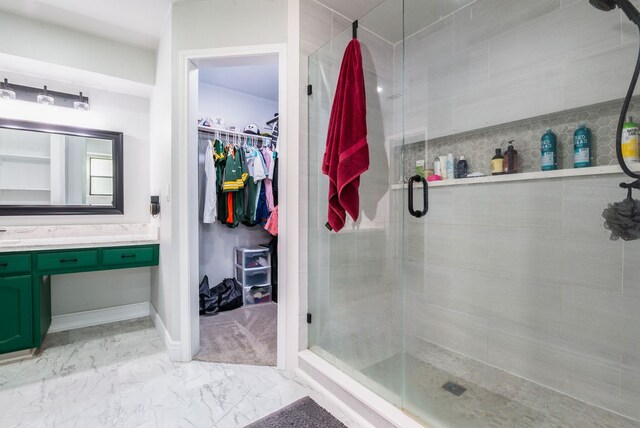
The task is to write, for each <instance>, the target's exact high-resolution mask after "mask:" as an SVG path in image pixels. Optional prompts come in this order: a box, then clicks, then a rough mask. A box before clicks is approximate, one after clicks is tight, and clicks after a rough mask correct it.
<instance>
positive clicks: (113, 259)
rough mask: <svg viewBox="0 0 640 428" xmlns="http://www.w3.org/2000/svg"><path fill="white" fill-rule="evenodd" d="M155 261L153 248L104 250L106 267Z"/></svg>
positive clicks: (103, 255) (103, 257) (103, 260)
mask: <svg viewBox="0 0 640 428" xmlns="http://www.w3.org/2000/svg"><path fill="white" fill-rule="evenodd" d="M152 261H153V247H131V248H110V249H107V250H102V264H103V265H104V266H119V265H137V264H140V263H149V264H150V263H151V262H152Z"/></svg>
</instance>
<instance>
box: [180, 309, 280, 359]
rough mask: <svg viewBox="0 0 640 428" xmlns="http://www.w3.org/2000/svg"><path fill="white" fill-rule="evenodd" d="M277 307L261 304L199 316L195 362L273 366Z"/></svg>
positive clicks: (275, 355) (276, 340)
mask: <svg viewBox="0 0 640 428" xmlns="http://www.w3.org/2000/svg"><path fill="white" fill-rule="evenodd" d="M277 321H278V306H277V305H276V304H275V303H263V304H260V305H254V306H245V307H243V308H238V309H234V310H232V311H228V312H221V313H219V314H218V315H214V316H201V317H200V351H199V352H198V353H197V354H196V355H195V356H194V357H193V358H194V360H198V361H206V362H210V363H230V364H249V365H256V366H275V365H276V363H277V342H278V339H277V338H278V334H277V333H278V332H277V328H278V323H277Z"/></svg>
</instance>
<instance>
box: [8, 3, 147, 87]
mask: <svg viewBox="0 0 640 428" xmlns="http://www.w3.org/2000/svg"><path fill="white" fill-rule="evenodd" d="M0 52H2V53H4V54H10V55H16V56H19V57H24V58H30V59H36V60H39V61H45V62H47V63H50V64H56V65H63V66H67V67H71V68H75V69H81V70H87V71H91V72H96V73H100V74H104V75H108V76H113V77H117V78H120V79H124V80H129V81H134V82H139V83H144V84H151V85H152V84H153V83H154V81H155V69H154V66H155V53H154V52H153V51H152V50H149V49H143V48H140V47H134V46H130V45H126V44H123V43H119V42H115V41H112V40H106V39H103V38H101V37H97V36H94V35H90V34H86V33H81V32H78V31H74V30H70V29H67V28H64V27H59V26H57V25H53V24H48V23H44V22H40V21H35V20H33V19H30V18H25V17H22V16H18V15H13V14H10V13H7V12H0Z"/></svg>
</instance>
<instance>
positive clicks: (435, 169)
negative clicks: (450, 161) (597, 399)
mask: <svg viewBox="0 0 640 428" xmlns="http://www.w3.org/2000/svg"><path fill="white" fill-rule="evenodd" d="M433 174H434V175H439V176H440V177H442V171H440V158H436V160H434V161H433Z"/></svg>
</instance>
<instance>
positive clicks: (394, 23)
mask: <svg viewBox="0 0 640 428" xmlns="http://www.w3.org/2000/svg"><path fill="white" fill-rule="evenodd" d="M318 1H319V2H320V3H322V4H324V5H325V6H327V7H329V8H330V9H333V10H335V11H336V12H338V13H340V14H342V15H344V16H346V17H347V18H348V19H350V20H355V19H358V20H359V23H360V25H362V26H363V27H366V28H367V29H368V30H370V31H372V32H374V33H376V34H377V35H378V36H380V37H381V38H383V39H384V40H386V41H388V42H389V43H392V44H396V43H398V42H400V41H402V36H403V31H402V30H403V28H402V26H403V19H402V16H403V14H402V12H403V3H402V1H401V0H354V1H344V0H318ZM474 1H475V0H429V1H425V0H405V2H404V35H405V36H406V37H409V36H411V35H413V34H414V33H416V32H417V31H420V30H422V29H423V28H425V27H428V26H429V25H431V24H433V23H435V22H437V21H439V20H440V19H441V18H443V17H445V16H447V15H449V14H451V13H453V12H455V11H456V10H458V9H460V8H462V7H465V6H467V5H469V4H471V3H473V2H474Z"/></svg>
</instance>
